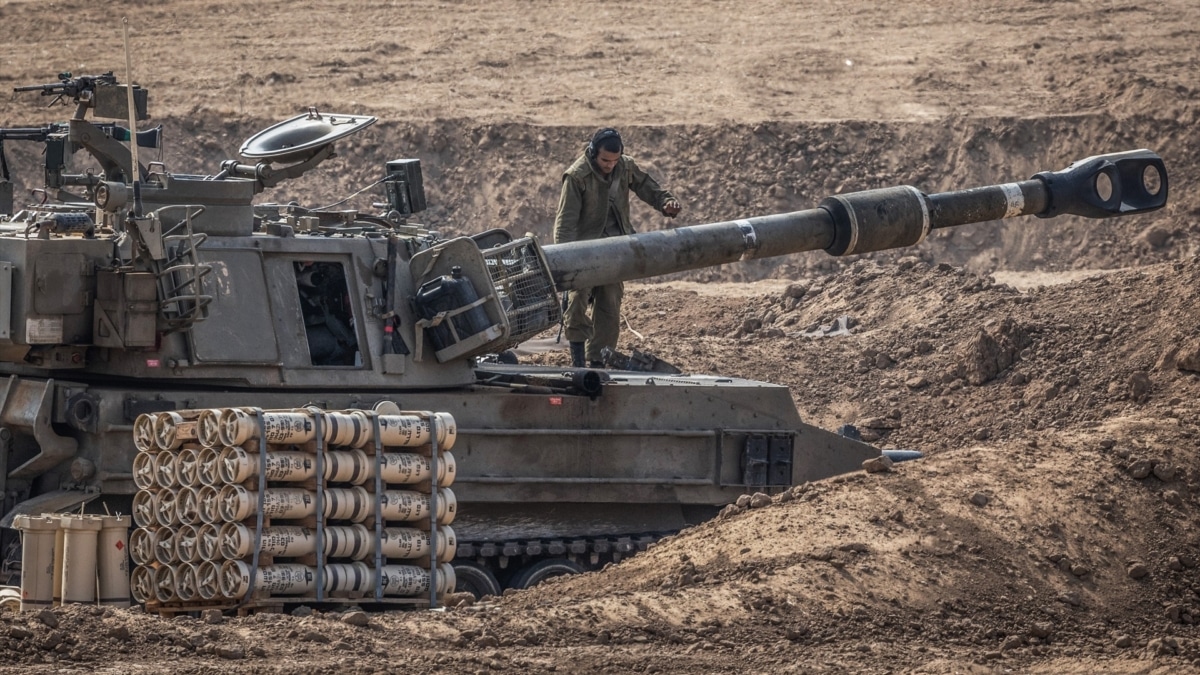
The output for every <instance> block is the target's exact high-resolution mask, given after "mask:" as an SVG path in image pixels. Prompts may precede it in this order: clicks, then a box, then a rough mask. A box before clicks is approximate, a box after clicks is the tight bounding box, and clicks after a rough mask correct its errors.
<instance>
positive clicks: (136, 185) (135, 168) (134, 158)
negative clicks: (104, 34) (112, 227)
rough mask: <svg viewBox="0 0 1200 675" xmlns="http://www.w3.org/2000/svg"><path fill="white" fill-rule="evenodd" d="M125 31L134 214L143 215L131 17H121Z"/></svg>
mask: <svg viewBox="0 0 1200 675" xmlns="http://www.w3.org/2000/svg"><path fill="white" fill-rule="evenodd" d="M121 24H122V26H123V28H124V31H125V93H126V100H127V101H128V105H129V160H130V164H131V165H132V166H131V167H130V168H131V169H132V170H131V171H130V173H129V175H130V177H131V178H132V179H133V215H134V216H135V217H138V218H141V217H142V181H141V177H142V165H141V163H140V162H138V144H137V108H136V107H134V105H133V63H132V61H131V59H130V58H129V19H128V17H121Z"/></svg>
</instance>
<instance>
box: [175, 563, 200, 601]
mask: <svg viewBox="0 0 1200 675" xmlns="http://www.w3.org/2000/svg"><path fill="white" fill-rule="evenodd" d="M199 570H200V566H199V565H194V564H192V563H180V564H179V566H178V567H176V568H175V595H176V597H178V598H179V599H180V600H181V601H182V602H191V601H193V600H195V599H196V598H198V597H200V580H199Z"/></svg>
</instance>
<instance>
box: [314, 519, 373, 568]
mask: <svg viewBox="0 0 1200 675" xmlns="http://www.w3.org/2000/svg"><path fill="white" fill-rule="evenodd" d="M373 539H374V537H373V536H372V534H371V532H370V531H369V530H367V528H366V527H364V526H362V525H357V524H356V525H329V526H326V528H325V542H324V543H325V555H327V556H331V557H334V558H354V559H356V560H357V559H361V558H365V557H366V556H367V554H368V553H369V552H370V551H371V548H372V540H373Z"/></svg>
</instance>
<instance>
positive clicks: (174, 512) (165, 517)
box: [151, 452, 179, 527]
mask: <svg viewBox="0 0 1200 675" xmlns="http://www.w3.org/2000/svg"><path fill="white" fill-rule="evenodd" d="M159 454H160V455H162V454H166V453H161V452H160V453H159ZM178 499H179V490H178V489H171V490H159V491H158V492H155V493H154V498H153V499H152V500H151V505H152V506H153V507H154V522H156V523H158V524H159V525H161V526H163V527H172V526H175V525H178V524H179V509H177V508H176V507H175V505H176V502H177V501H178Z"/></svg>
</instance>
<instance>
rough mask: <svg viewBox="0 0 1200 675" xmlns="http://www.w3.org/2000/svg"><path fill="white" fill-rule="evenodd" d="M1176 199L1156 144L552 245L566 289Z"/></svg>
mask: <svg viewBox="0 0 1200 675" xmlns="http://www.w3.org/2000/svg"><path fill="white" fill-rule="evenodd" d="M1166 203H1167V170H1166V167H1165V166H1164V164H1163V161H1162V159H1161V158H1160V157H1159V156H1158V155H1157V154H1155V153H1154V152H1151V151H1150V150H1132V151H1129V152H1121V153H1113V154H1108V155H1097V156H1095V157H1088V158H1087V159H1083V160H1080V161H1078V162H1075V163H1074V164H1072V165H1071V166H1069V167H1067V168H1066V169H1063V170H1062V171H1053V172H1051V171H1046V172H1042V173H1039V174H1037V175H1035V176H1034V177H1033V178H1031V179H1029V180H1026V181H1021V182H1019V183H1005V184H1003V185H990V186H987V187H979V188H973V189H969V190H957V191H953V192H942V193H937V194H932V195H926V194H924V193H922V192H920V191H919V190H917V189H916V188H914V187H908V186H904V187H891V188H882V189H878V190H866V191H863V192H852V193H847V194H844V195H837V196H834V197H829V198H826V199H825V200H823V201H822V202H821V204H820V205H819V206H818V208H815V209H808V210H806V211H796V212H794V213H784V214H777V215H770V216H761V217H756V218H746V219H743V220H734V221H729V222H724V223H712V224H707V225H696V226H691V227H681V228H677V229H673V230H663V231H658V232H644V233H640V234H634V235H629V236H623V237H611V238H607V239H596V240H590V241H577V242H571V243H568V244H551V245H547V246H545V247H544V248H543V250H544V253H545V256H546V262H547V264H548V266H549V268H550V272H551V275H552V277H553V279H554V283H555V285H556V286H557V287H558V289H559V290H571V289H582V288H590V287H592V286H600V285H604V284H611V283H616V282H619V281H628V280H631V279H644V278H647V277H653V276H658V275H661V274H670V273H672V272H682V271H685V270H693V269H699V268H701V267H712V266H715V265H721V264H725V263H730V262H736V261H739V260H747V259H750V258H769V257H772V256H779V255H786V254H788V253H799V252H801V251H815V250H824V251H826V252H827V253H829V254H831V255H835V256H843V255H851V254H856V253H868V252H871V251H882V250H885V249H891V248H901V247H904V246H911V245H914V244H918V243H920V242H921V241H922V240H924V239H925V237H926V236H927V235H928V234H929V232H930V231H932V230H936V229H940V228H943V227H956V226H958V225H966V224H969V223H978V222H984V221H989V220H999V219H1002V218H1013V217H1016V216H1029V215H1034V216H1038V217H1041V218H1051V217H1054V216H1058V215H1062V214H1073V215H1078V216H1084V217H1088V218H1108V217H1111V216H1118V215H1126V214H1133V213H1144V212H1147V211H1153V210H1155V209H1159V208H1162V207H1163V206H1164V205H1165V204H1166Z"/></svg>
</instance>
